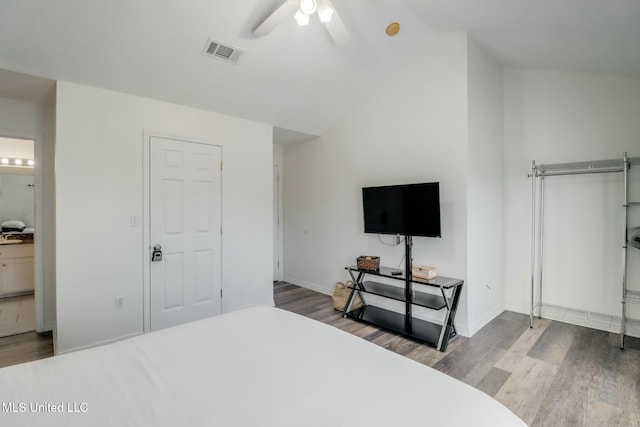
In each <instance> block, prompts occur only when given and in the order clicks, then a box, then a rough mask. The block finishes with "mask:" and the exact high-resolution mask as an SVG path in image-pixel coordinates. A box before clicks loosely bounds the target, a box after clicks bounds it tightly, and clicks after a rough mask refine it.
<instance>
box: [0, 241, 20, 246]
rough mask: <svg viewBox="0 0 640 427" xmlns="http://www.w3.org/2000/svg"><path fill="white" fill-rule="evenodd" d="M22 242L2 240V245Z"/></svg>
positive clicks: (0, 243) (0, 242)
mask: <svg viewBox="0 0 640 427" xmlns="http://www.w3.org/2000/svg"><path fill="white" fill-rule="evenodd" d="M17 243H22V240H0V245H15V244H17Z"/></svg>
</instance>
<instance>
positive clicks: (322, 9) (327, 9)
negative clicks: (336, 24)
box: [318, 1, 334, 22]
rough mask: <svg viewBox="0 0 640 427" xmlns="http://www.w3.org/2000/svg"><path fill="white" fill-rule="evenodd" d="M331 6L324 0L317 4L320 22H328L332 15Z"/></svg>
mask: <svg viewBox="0 0 640 427" xmlns="http://www.w3.org/2000/svg"><path fill="white" fill-rule="evenodd" d="M333 12H334V10H333V8H332V7H331V5H330V4H329V3H328V2H326V1H321V2H320V4H318V18H320V22H329V21H331V18H332V17H333Z"/></svg>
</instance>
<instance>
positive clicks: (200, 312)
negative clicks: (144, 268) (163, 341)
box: [149, 137, 222, 331]
mask: <svg viewBox="0 0 640 427" xmlns="http://www.w3.org/2000/svg"><path fill="white" fill-rule="evenodd" d="M150 142H151V144H150V145H151V146H150V152H149V161H150V165H149V175H150V176H149V186H150V188H149V197H150V199H149V235H150V242H151V246H152V247H153V246H155V245H160V246H161V250H162V260H157V261H151V256H150V300H151V301H150V322H151V324H150V328H151V330H152V331H153V330H158V329H162V328H167V327H170V326H174V325H178V324H180V323H184V322H189V321H192V320H197V319H202V318H205V317H209V316H213V315H216V314H219V313H220V311H221V289H222V284H221V281H222V279H221V236H220V234H221V224H222V223H221V203H222V194H221V192H222V185H221V184H222V172H221V167H220V165H221V157H222V153H221V148H220V147H218V146H213V145H205V144H198V143H193V142H187V141H179V140H175V139H168V138H160V137H151V141H150Z"/></svg>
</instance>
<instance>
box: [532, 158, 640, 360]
mask: <svg viewBox="0 0 640 427" xmlns="http://www.w3.org/2000/svg"><path fill="white" fill-rule="evenodd" d="M634 165H640V157H628V156H627V153H626V152H625V153H624V155H623V157H622V158H621V159H611V160H596V161H590V162H574V163H555V164H542V165H538V164H536V162H535V160H534V161H533V162H532V163H531V173H530V174H529V175H528V176H529V177H530V178H531V200H532V215H531V311H530V313H529V325H530V327H533V319H534V311H535V309H536V308H538V317H540V311H541V310H542V278H543V270H544V269H543V262H542V259H543V257H542V255H543V249H544V245H543V231H544V180H545V178H546V177H553V176H563V175H584V174H595V173H622V174H623V176H624V179H623V185H624V189H623V191H624V193H623V194H624V196H623V204H622V208H623V209H624V215H623V218H624V219H623V239H622V286H621V288H622V289H621V295H622V300H621V305H622V307H621V322H620V348H621V349H623V348H624V337H625V334H626V321H627V311H626V304H627V303H636V304H640V292H638V291H630V290H628V289H627V250H628V228H629V226H628V220H629V208H630V207H635V206H640V201H633V202H630V201H629V200H628V194H629V169H630V168H631V167H632V166H634ZM538 180H539V187H540V195H539V196H538V195H537V192H536V189H537V187H538ZM538 198H539V199H540V206H539V208H538V206H537V202H538ZM536 216H537V217H538V218H537V220H536ZM536 226H537V227H536ZM536 247H537V248H538V250H537V251H536ZM536 276H538V287H539V289H538V302H537V303H536V302H535V301H534V300H535V285H536V280H535V279H536Z"/></svg>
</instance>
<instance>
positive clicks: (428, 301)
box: [349, 281, 451, 310]
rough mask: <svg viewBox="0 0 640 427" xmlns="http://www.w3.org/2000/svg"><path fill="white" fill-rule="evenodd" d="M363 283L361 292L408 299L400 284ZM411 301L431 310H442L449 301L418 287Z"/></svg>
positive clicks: (398, 299) (403, 300)
mask: <svg viewBox="0 0 640 427" xmlns="http://www.w3.org/2000/svg"><path fill="white" fill-rule="evenodd" d="M362 285H363V286H364V289H359V290H360V291H361V292H366V293H368V294H372V295H377V296H380V297H385V298H389V299H393V300H396V301H402V302H405V301H406V298H405V295H404V289H403V288H400V287H398V286H391V285H387V284H384V283H379V282H372V281H366V282H362ZM354 286H355V285H354ZM349 288H350V289H356V288H355V287H353V286H350V287H349ZM356 290H358V289H356ZM450 302H451V300H450V299H449V303H450ZM411 303H412V304H413V305H417V306H420V307H426V308H429V309H431V310H442V309H443V308H446V307H447V302H446V301H445V299H444V297H442V295H433V294H430V293H427V292H420V291H418V290H416V289H413V298H412V300H411Z"/></svg>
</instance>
